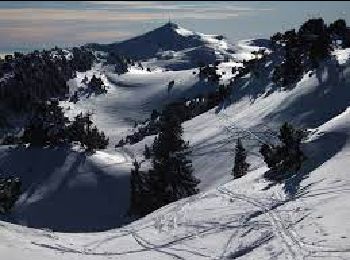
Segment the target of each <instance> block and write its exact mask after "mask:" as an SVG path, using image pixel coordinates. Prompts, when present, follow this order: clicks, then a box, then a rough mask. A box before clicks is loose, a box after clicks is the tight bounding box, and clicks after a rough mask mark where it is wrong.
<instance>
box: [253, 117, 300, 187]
mask: <svg viewBox="0 0 350 260" xmlns="http://www.w3.org/2000/svg"><path fill="white" fill-rule="evenodd" d="M304 137H305V131H303V130H300V129H295V128H294V127H293V126H292V125H291V124H289V123H287V122H285V123H284V124H283V125H282V127H281V129H280V134H279V136H278V138H279V139H280V141H281V144H279V145H276V146H274V145H268V144H263V145H262V146H261V149H260V153H261V154H262V156H263V157H264V161H265V163H266V164H267V165H268V167H269V168H270V171H268V172H267V173H266V174H265V177H266V178H268V179H272V180H276V181H280V180H282V179H284V178H287V177H288V176H291V175H293V174H295V173H296V172H297V171H299V170H300V167H301V165H302V163H303V162H304V161H305V160H306V156H305V155H304V153H303V151H302V150H301V141H302V140H303V138H304Z"/></svg>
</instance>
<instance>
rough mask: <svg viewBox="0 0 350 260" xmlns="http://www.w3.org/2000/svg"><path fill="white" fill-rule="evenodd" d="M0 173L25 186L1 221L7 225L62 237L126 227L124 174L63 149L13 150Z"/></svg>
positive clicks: (2, 161) (126, 182) (126, 179)
mask: <svg viewBox="0 0 350 260" xmlns="http://www.w3.org/2000/svg"><path fill="white" fill-rule="evenodd" d="M0 169H1V170H2V172H5V173H11V174H13V175H16V176H19V177H20V178H21V179H22V182H23V186H22V191H23V193H22V195H21V197H20V198H19V200H18V201H17V203H16V206H15V208H14V210H13V212H12V214H10V215H9V216H8V217H6V218H5V217H2V218H3V219H6V221H9V222H12V223H15V224H22V225H26V226H28V227H34V228H47V229H51V230H54V231H60V232H96V231H103V230H107V229H111V228H117V227H120V226H122V225H124V224H126V223H129V219H128V217H127V216H126V213H127V210H128V207H129V196H130V195H129V175H128V174H127V172H126V170H125V169H122V168H121V169H118V168H117V169H116V168H112V170H111V169H104V168H103V169H99V167H98V166H96V165H95V164H94V162H93V161H92V160H91V159H89V157H88V156H86V155H85V154H84V153H79V152H74V151H72V150H69V149H66V148H58V149H52V148H48V149H42V148H29V149H24V148H15V149H12V150H10V151H8V152H7V153H6V154H4V156H3V158H1V159H0ZM114 171H120V172H117V173H115V172H114Z"/></svg>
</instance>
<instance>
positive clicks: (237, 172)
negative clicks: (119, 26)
mask: <svg viewBox="0 0 350 260" xmlns="http://www.w3.org/2000/svg"><path fill="white" fill-rule="evenodd" d="M246 158H247V152H246V150H245V149H244V148H243V145H242V141H241V139H238V140H237V144H236V148H235V165H234V167H233V171H232V174H233V176H234V178H235V179H237V178H241V177H242V176H244V175H246V174H247V171H248V168H249V166H250V164H249V163H247V162H246Z"/></svg>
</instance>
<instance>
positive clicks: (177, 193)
mask: <svg viewBox="0 0 350 260" xmlns="http://www.w3.org/2000/svg"><path fill="white" fill-rule="evenodd" d="M176 107H177V106H176V105H168V106H167V107H166V108H165V109H164V110H163V112H162V114H161V116H160V122H159V133H158V137H157V138H155V140H154V143H153V147H152V151H153V154H152V157H153V158H152V166H153V167H152V169H151V170H149V172H148V176H147V178H141V179H142V192H143V195H142V197H143V203H142V210H141V211H142V213H143V214H147V213H150V212H152V211H154V210H156V209H158V208H160V207H162V206H164V205H167V204H169V203H171V202H173V201H176V200H179V199H181V198H185V197H188V196H191V195H193V194H196V193H197V192H198V189H197V185H198V183H199V180H198V179H196V178H195V177H194V176H193V170H192V165H191V160H189V159H188V157H189V155H190V150H189V147H188V143H187V142H185V141H184V140H182V137H181V135H182V126H181V120H180V118H179V116H178V115H177V109H176ZM135 175H136V171H134V176H135ZM133 180H135V178H134V179H133ZM133 182H135V181H133ZM134 192H135V191H134Z"/></svg>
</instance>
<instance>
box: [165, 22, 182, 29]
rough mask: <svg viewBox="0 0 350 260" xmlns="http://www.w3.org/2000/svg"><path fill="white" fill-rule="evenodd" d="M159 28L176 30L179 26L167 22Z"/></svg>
mask: <svg viewBox="0 0 350 260" xmlns="http://www.w3.org/2000/svg"><path fill="white" fill-rule="evenodd" d="M161 27H164V28H172V29H177V28H179V26H178V25H177V24H176V23H173V22H170V21H169V22H167V23H166V24H164V25H163V26H161Z"/></svg>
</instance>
